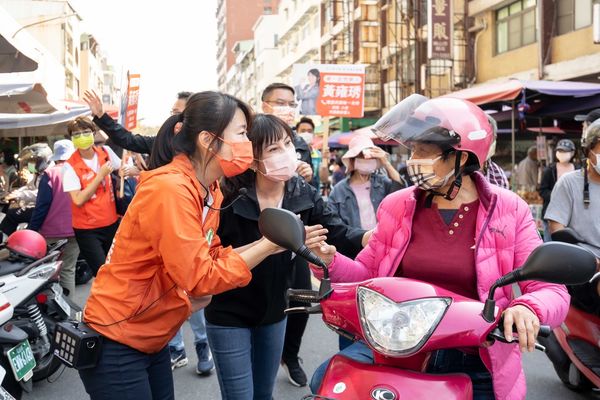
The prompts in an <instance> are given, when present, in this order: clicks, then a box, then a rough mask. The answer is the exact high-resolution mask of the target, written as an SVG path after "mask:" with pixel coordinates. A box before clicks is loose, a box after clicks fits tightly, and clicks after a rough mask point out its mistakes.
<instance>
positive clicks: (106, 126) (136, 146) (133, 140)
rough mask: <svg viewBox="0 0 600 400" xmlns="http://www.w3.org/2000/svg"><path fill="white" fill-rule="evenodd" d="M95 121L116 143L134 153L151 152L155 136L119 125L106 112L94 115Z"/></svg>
mask: <svg viewBox="0 0 600 400" xmlns="http://www.w3.org/2000/svg"><path fill="white" fill-rule="evenodd" d="M94 123H95V124H96V125H97V126H98V127H99V128H100V129H102V130H103V131H104V132H105V133H106V134H107V135H108V137H109V138H110V139H111V140H112V142H113V143H114V144H116V145H117V146H120V147H122V148H124V149H125V150H129V151H133V152H134V153H140V154H150V153H151V152H152V145H153V144H154V140H155V139H156V137H155V136H143V135H134V134H133V133H131V132H129V131H128V130H127V129H125V128H124V127H123V126H121V125H119V124H118V123H117V122H116V121H115V120H114V119H112V118H111V117H110V116H109V115H108V114H106V113H104V115H102V117H100V118H98V117H94Z"/></svg>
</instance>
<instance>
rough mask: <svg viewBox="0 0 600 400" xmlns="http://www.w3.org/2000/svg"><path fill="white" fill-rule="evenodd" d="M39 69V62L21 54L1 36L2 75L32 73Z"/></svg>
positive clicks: (0, 63) (0, 65) (0, 72)
mask: <svg viewBox="0 0 600 400" xmlns="http://www.w3.org/2000/svg"><path fill="white" fill-rule="evenodd" d="M37 67H38V64H37V62H35V61H34V60H33V59H31V58H29V57H27V56H26V55H25V54H23V53H21V52H20V51H19V50H18V49H17V48H16V47H15V46H14V45H13V44H12V43H11V42H10V41H9V40H8V39H7V38H5V37H4V36H3V35H0V74H3V73H12V72H30V71H35V70H36V69H37Z"/></svg>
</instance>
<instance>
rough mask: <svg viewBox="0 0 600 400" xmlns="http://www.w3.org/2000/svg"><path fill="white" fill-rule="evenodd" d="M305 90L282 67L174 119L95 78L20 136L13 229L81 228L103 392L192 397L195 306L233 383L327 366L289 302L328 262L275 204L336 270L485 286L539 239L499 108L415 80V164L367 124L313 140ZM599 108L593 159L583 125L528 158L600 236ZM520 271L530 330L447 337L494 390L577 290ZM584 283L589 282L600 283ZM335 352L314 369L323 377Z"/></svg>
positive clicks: (451, 357) (481, 393)
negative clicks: (258, 90)
mask: <svg viewBox="0 0 600 400" xmlns="http://www.w3.org/2000/svg"><path fill="white" fill-rule="evenodd" d="M317 74H318V71H317ZM313 75H314V74H313ZM316 78H317V81H318V75H316ZM301 90H302V91H303V92H298V88H297V89H296V90H294V88H292V87H290V86H288V85H286V84H283V83H274V84H272V85H269V86H268V87H267V88H266V89H265V90H264V92H263V94H262V105H261V107H262V113H258V114H255V113H254V111H253V110H252V109H251V108H250V107H249V106H248V105H246V104H245V103H244V102H243V101H241V100H239V99H237V98H235V97H233V96H230V95H227V94H223V93H219V92H200V93H195V94H192V93H190V92H181V93H179V94H178V96H177V99H176V101H175V103H174V105H173V107H172V110H171V116H170V117H169V118H168V119H167V120H166V121H165V122H164V123H163V125H162V126H161V127H160V129H159V131H158V132H157V134H156V135H155V136H142V135H137V134H133V133H131V132H129V131H127V130H126V129H125V128H124V127H122V126H121V125H120V124H118V123H117V122H116V121H114V120H113V119H112V118H111V117H110V116H108V115H107V114H106V113H105V112H104V109H103V106H102V101H101V99H100V98H99V97H98V96H97V95H96V94H95V93H93V92H86V94H85V96H84V100H85V101H86V103H87V104H88V105H89V107H90V110H91V112H92V119H90V118H87V117H80V118H77V119H75V120H74V121H72V122H71V123H70V124H69V126H68V132H67V134H68V139H64V140H59V141H57V142H55V143H54V146H53V149H52V150H51V149H50V147H48V145H46V144H34V145H32V146H29V147H27V148H25V149H24V150H23V151H22V152H21V154H20V155H19V163H20V167H21V168H20V169H19V170H17V169H16V168H15V164H16V163H15V161H14V159H13V158H12V157H14V155H11V153H12V152H11V151H5V152H3V155H4V156H3V158H2V159H1V160H0V163H1V167H2V170H1V172H2V174H0V175H1V176H0V177H1V179H2V182H1V183H2V184H3V187H4V188H5V191H6V193H7V195H5V197H4V199H5V206H4V207H5V209H4V213H5V218H4V219H3V221H2V222H1V224H0V230H2V232H3V233H4V234H5V235H10V233H12V232H14V231H15V230H16V229H18V227H19V224H27V227H28V229H31V230H35V231H37V232H39V233H40V234H42V235H43V236H44V238H45V239H46V240H47V242H48V243H49V244H52V243H55V242H56V241H57V240H61V239H67V240H68V244H67V246H66V247H65V251H64V255H63V269H62V272H61V284H62V286H63V287H64V288H65V293H67V294H69V293H70V294H72V293H73V292H74V290H75V268H76V263H77V259H78V258H82V259H85V261H86V262H87V264H88V265H89V267H90V268H91V271H92V274H93V276H95V280H94V281H93V284H92V288H91V292H90V296H89V298H88V300H87V303H86V305H85V313H84V321H85V322H86V323H87V324H88V326H89V327H90V328H92V329H93V330H95V331H97V332H98V333H100V334H101V335H102V336H103V337H104V347H103V351H102V353H101V355H100V359H99V362H98V364H97V366H96V367H94V368H91V369H86V370H81V371H80V376H81V379H82V381H83V384H84V386H85V389H86V391H87V393H88V394H89V395H90V397H91V398H92V399H93V400H99V399H112V398H117V397H118V398H154V399H172V398H174V390H173V375H172V371H173V370H175V369H176V368H180V367H184V366H186V365H187V364H188V356H187V353H186V349H185V346H184V342H183V335H182V329H183V327H182V325H183V324H184V322H185V321H186V320H188V321H189V324H190V327H191V329H192V331H193V334H194V347H195V352H196V354H197V360H198V362H197V364H196V365H195V370H196V373H197V374H199V375H209V374H211V372H212V371H213V370H215V368H216V374H217V377H218V381H219V386H220V389H221V395H222V398H223V399H235V400H238V399H244V400H245V399H257V400H258V399H260V400H262V399H271V398H272V396H273V389H274V384H275V377H276V374H277V371H278V369H279V368H280V367H282V368H283V369H284V371H285V372H286V374H287V376H288V378H289V381H290V383H291V384H293V385H295V386H306V385H307V384H308V383H309V379H308V376H307V374H306V371H304V369H303V366H302V360H301V359H300V357H299V350H300V347H301V343H302V336H303V334H304V331H305V328H306V324H307V321H308V316H307V315H306V314H291V315H289V316H286V315H285V314H284V310H285V309H286V308H287V307H294V306H301V305H304V304H302V303H299V304H294V302H291V303H290V304H288V302H287V301H286V298H285V292H286V290H287V289H288V288H297V289H310V288H311V287H312V283H311V268H310V267H309V264H308V263H307V262H306V261H305V260H304V259H301V258H300V257H296V256H295V255H294V254H293V253H291V252H290V251H288V250H285V249H282V248H280V247H279V246H277V245H276V244H274V243H272V242H270V241H269V240H267V239H266V238H264V237H262V235H261V233H260V230H259V228H258V218H259V215H260V212H261V210H263V209H265V208H269V207H275V208H283V209H286V210H289V211H291V212H293V213H294V214H296V215H298V217H299V218H300V219H301V220H302V222H303V224H304V225H305V226H306V233H307V235H306V236H307V239H306V245H307V246H308V247H309V248H310V249H312V250H313V251H315V252H316V253H317V254H318V255H320V256H321V258H322V259H323V260H325V261H326V263H327V264H328V265H329V268H330V271H331V278H332V281H334V282H353V281H360V280H364V279H368V278H373V277H378V276H398V277H400V276H402V277H409V278H414V279H419V280H423V281H426V282H430V283H433V284H436V285H439V286H441V287H443V288H445V289H448V290H451V291H453V292H456V293H459V294H461V295H463V296H465V297H468V298H472V299H476V300H482V299H484V298H485V297H486V296H487V293H486V291H487V288H489V286H490V284H491V283H492V282H494V281H495V280H496V279H498V278H499V277H500V275H501V273H500V271H504V272H506V271H511V270H513V269H515V268H517V267H519V266H521V265H522V263H523V261H524V260H525V259H526V258H527V256H528V255H529V254H530V253H531V252H532V251H533V249H535V248H536V247H537V246H538V245H539V244H540V239H539V236H538V234H537V229H536V227H535V225H534V222H533V219H532V216H531V211H530V210H529V208H528V207H527V205H526V203H525V202H524V201H523V200H522V199H520V198H519V196H517V194H515V193H513V192H511V191H510V190H508V188H509V184H508V179H507V177H506V175H505V173H504V171H503V170H502V169H501V168H500V167H499V166H498V165H497V164H495V163H494V162H493V161H492V156H493V155H494V152H495V142H496V137H497V127H496V124H495V122H494V120H493V118H490V117H489V116H488V115H487V114H486V113H484V112H483V111H482V110H481V109H480V108H478V107H477V106H475V105H473V104H471V103H469V102H466V101H462V100H457V99H434V100H429V99H426V98H424V97H423V96H418V95H413V96H410V97H409V98H407V99H405V100H404V101H403V103H404V104H405V105H406V109H402V107H395V108H394V109H392V110H391V111H390V112H388V113H387V114H386V115H384V116H383V117H382V118H381V119H380V120H379V121H378V123H377V124H376V125H375V130H374V131H375V133H376V134H377V136H379V137H381V138H382V139H386V140H388V139H394V140H396V141H397V142H399V143H400V144H402V145H403V146H405V147H406V148H408V149H410V153H411V157H410V159H409V160H408V161H407V163H406V168H405V171H403V173H401V171H399V170H398V169H397V168H396V166H395V165H393V164H392V162H391V159H390V154H388V153H387V152H386V151H384V150H383V149H382V148H380V147H378V146H376V145H375V144H374V143H373V141H372V140H371V139H370V138H369V137H367V136H356V137H355V138H354V139H353V140H352V141H351V142H350V143H349V146H348V150H347V151H346V152H345V153H344V154H343V155H341V156H340V155H338V156H334V155H333V154H329V153H327V152H321V151H319V150H318V149H316V148H313V146H312V144H313V139H314V134H315V123H314V122H313V121H312V120H311V119H310V118H307V117H303V118H302V119H300V120H299V121H298V122H296V121H295V119H294V117H295V114H296V108H297V107H298V104H297V102H296V101H297V99H301V98H302V96H303V95H305V94H303V93H304V92H305V91H308V89H305V88H302V89H301ZM401 104H402V103H401ZM407 115H409V116H410V118H409V121H407V120H406V117H407ZM598 117H600V112H592V113H590V114H589V115H588V117H587V118H586V121H585V122H584V133H585V134H584V138H583V143H582V152H583V155H584V157H585V159H584V160H585V162H584V163H583V164H581V165H580V164H579V163H576V162H573V160H574V158H575V156H576V146H575V143H574V142H573V141H571V140H568V139H563V140H560V141H559V142H558V143H557V145H556V153H555V159H556V162H555V163H552V164H550V165H549V166H548V167H547V168H546V169H545V170H544V171H543V172H540V171H539V163H538V161H537V160H536V154H537V151H536V149H535V147H534V148H532V149H530V151H529V152H528V156H527V158H526V159H525V160H523V161H522V162H521V163H519V165H518V167H517V170H516V174H515V177H516V179H518V181H519V184H523V185H526V186H528V187H533V188H534V189H539V191H540V195H541V197H542V198H543V200H544V215H545V221H546V227H547V231H548V238H549V234H550V233H551V232H554V231H556V230H559V229H562V228H564V227H571V228H573V229H575V230H576V231H577V232H578V233H580V234H581V235H582V236H583V237H584V238H585V240H586V241H587V242H588V245H589V247H590V248H591V249H592V250H593V251H596V254H598V255H600V252H599V251H598V250H599V249H600V225H599V224H597V223H594V222H593V221H594V220H597V218H598V215H600V118H598ZM596 119H598V121H595V120H596ZM19 181H21V182H23V183H25V184H24V185H23V186H22V187H21V188H18V189H14V188H15V187H16V186H17V185H18V182H19ZM487 226H492V227H494V229H491V228H490V229H486V227H487ZM312 274H314V275H315V276H317V277H321V271H320V270H316V269H315V270H314V271H312ZM520 286H521V287H520V289H521V292H522V295H521V296H519V297H517V298H513V294H512V291H511V289H510V287H509V288H507V289H505V290H504V291H502V293H501V296H500V297H498V296H497V299H496V300H497V301H498V305H499V306H500V307H501V308H503V309H504V321H505V326H504V327H503V328H504V329H505V331H506V332H507V333H506V334H507V335H508V334H509V333H508V332H512V326H513V324H514V325H516V326H517V327H518V328H519V330H518V331H519V339H518V345H517V346H512V347H508V348H507V347H502V348H499V347H498V346H492V347H490V348H489V349H486V350H485V354H486V355H485V359H486V360H487V363H486V362H484V361H483V360H482V358H481V356H480V355H479V354H472V353H470V352H463V351H459V350H447V351H446V350H444V351H438V352H437V353H439V354H436V357H434V358H432V360H431V361H430V362H429V364H428V367H427V370H428V371H430V372H432V373H454V372H466V373H467V374H468V375H469V376H470V377H471V379H472V380H473V382H474V392H475V398H478V399H493V398H508V397H510V396H509V393H510V394H511V396H512V397H511V398H524V394H525V387H524V380H523V379H521V378H522V374H523V372H522V369H521V366H520V357H521V356H520V352H519V350H521V351H527V350H529V351H531V350H532V349H533V346H534V340H535V336H536V335H537V332H538V329H539V326H540V324H542V323H543V324H549V325H552V326H556V325H559V324H560V323H561V321H562V319H564V317H565V315H566V310H567V309H568V307H569V295H568V293H567V291H566V289H565V288H564V287H563V286H561V285H553V284H542V283H539V282H538V283H536V282H525V283H523V284H521V285H520ZM585 290H587V292H586V296H588V297H589V298H591V297H592V294H593V295H595V296H596V297H597V295H598V293H600V287H598V290H596V288H587V289H585ZM589 298H587V299H584V300H583V302H584V303H586V301H587V302H589V301H590V300H589ZM592 303H593V304H598V303H597V302H595V303H594V300H593V299H592ZM586 304H587V303H586ZM588 306H589V304H588ZM510 335H511V336H512V333H510ZM339 348H340V351H341V352H342V354H345V355H346V356H348V357H350V358H352V359H355V360H358V361H360V362H366V363H372V362H373V353H372V351H371V350H370V349H369V348H368V347H367V346H366V344H365V343H364V342H360V341H359V342H355V343H353V342H351V341H349V340H348V339H345V338H342V337H340V346H339ZM324 361H325V360H324ZM326 365H327V364H326V363H324V364H323V365H322V366H321V367H319V368H318V369H317V371H316V372H315V373H314V375H313V376H312V379H311V380H310V387H311V389H312V390H313V392H314V391H316V390H317V389H318V387H319V385H320V382H321V380H322V379H323V374H324V371H325V368H326ZM490 366H491V367H490Z"/></svg>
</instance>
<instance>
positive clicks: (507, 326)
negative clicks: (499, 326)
mask: <svg viewBox="0 0 600 400" xmlns="http://www.w3.org/2000/svg"><path fill="white" fill-rule="evenodd" d="M503 319H504V337H505V338H506V340H508V341H509V342H511V341H512V340H513V325H514V326H516V328H517V333H518V335H519V347H520V348H521V352H522V353H524V352H525V351H529V352H532V351H534V350H535V339H536V337H537V334H538V331H539V330H540V320H539V318H538V317H537V315H535V313H534V312H533V311H531V310H530V309H529V308H527V307H525V306H522V305H516V306H512V307H509V308H507V309H506V310H504V313H503Z"/></svg>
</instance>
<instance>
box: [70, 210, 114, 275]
mask: <svg viewBox="0 0 600 400" xmlns="http://www.w3.org/2000/svg"><path fill="white" fill-rule="evenodd" d="M118 227H119V221H117V222H115V223H114V224H112V225H109V226H105V227H103V228H95V229H73V230H74V231H75V239H77V244H78V245H79V252H80V253H81V256H82V257H83V258H84V259H85V261H87V263H88V265H89V266H90V268H91V269H92V272H93V274H94V276H96V274H97V273H98V270H99V269H100V267H101V266H102V265H103V264H104V262H105V261H106V255H107V254H108V251H109V250H110V246H111V245H112V241H113V238H114V237H115V233H117V228H118Z"/></svg>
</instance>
